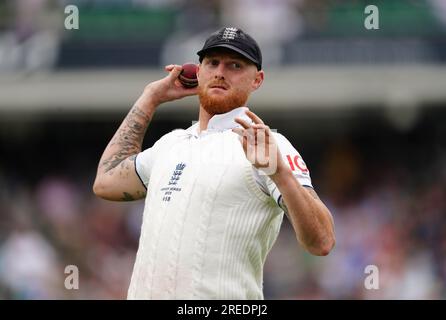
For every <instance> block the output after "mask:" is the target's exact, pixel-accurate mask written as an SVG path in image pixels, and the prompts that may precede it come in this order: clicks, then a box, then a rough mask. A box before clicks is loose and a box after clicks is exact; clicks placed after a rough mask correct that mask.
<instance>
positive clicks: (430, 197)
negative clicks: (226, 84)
mask: <svg viewBox="0 0 446 320" xmlns="http://www.w3.org/2000/svg"><path fill="white" fill-rule="evenodd" d="M69 4H75V5H77V6H78V8H79V11H80V29H79V30H65V29H64V27H63V25H64V18H65V15H64V7H65V6H66V5H69ZM368 4H375V5H377V6H378V8H379V10H380V29H379V30H366V29H365V28H364V24H363V23H364V19H365V17H366V15H365V14H364V8H365V6H366V5H368ZM223 25H234V26H239V27H241V28H242V29H244V30H245V31H247V32H248V33H251V34H252V35H253V36H254V37H255V38H257V39H258V41H259V43H260V45H261V47H262V49H263V53H264V60H265V63H264V70H265V72H266V80H265V83H264V86H263V87H262V88H261V89H260V90H259V91H258V92H256V93H255V94H254V96H253V99H252V102H251V104H250V106H251V108H252V110H254V111H255V112H256V113H258V114H259V115H260V116H261V117H262V118H263V119H264V120H265V122H266V123H267V124H269V125H270V127H272V128H275V129H277V130H278V131H279V132H281V133H283V134H284V135H285V136H287V137H288V138H289V140H290V141H291V142H292V143H293V144H294V146H296V148H297V149H298V150H299V151H300V152H301V154H302V155H303V157H304V159H305V160H306V163H307V165H308V167H309V168H310V172H311V174H312V179H313V184H314V186H315V188H316V191H317V192H318V193H319V195H320V196H321V198H322V199H323V200H324V201H325V202H326V204H327V205H328V207H329V208H330V209H331V211H332V213H333V215H334V219H335V223H336V233H337V244H336V248H335V249H334V250H333V251H332V253H330V255H329V256H328V257H322V258H320V257H313V256H310V255H309V254H306V253H305V252H304V251H303V249H301V248H300V247H299V246H298V245H297V242H296V240H295V237H294V234H293V231H292V228H291V226H290V224H289V223H288V222H287V221H286V219H285V220H284V224H283V226H282V229H281V233H280V236H279V238H278V240H277V242H276V244H275V246H274V247H273V250H272V252H271V253H270V255H269V257H268V259H267V263H266V266H265V270H264V271H265V283H264V288H265V297H266V298H268V299H348V298H352V299H379V298H381V299H444V298H445V297H446V286H445V283H446V215H445V214H446V188H445V186H446V139H445V138H446V125H445V123H446V108H445V107H446V68H445V62H446V41H445V39H446V37H445V36H446V1H443V0H419V1H415V0H413V1H410V0H408V1H403V0H401V1H397V0H395V1H379V0H375V1H360V0H343V1H341V0H339V1H335V0H333V1H329V0H327V1H322V0H317V1H315V0H312V1H310V0H260V1H254V0H251V1H246V0H229V1H228V0H225V1H222V0H221V1H216V0H214V1H205V0H194V1H185V0H169V1H161V0H133V1H131V0H113V1H105V0H104V1H101V0H96V1H94V0H83V1H75V0H72V1H63V0H53V1H47V0H16V1H12V0H11V1H1V2H0V299H38V298H43V299H54V298H60V299H121V298H125V296H126V291H127V286H128V284H129V281H130V275H131V271H132V267H133V262H134V259H135V253H136V248H137V243H138V238H139V232H140V223H141V214H142V209H143V202H142V201H139V202H134V203H112V202H107V201H104V200H101V199H98V198H96V197H95V196H94V195H93V193H92V191H91V189H92V183H93V180H94V176H95V171H96V165H97V162H98V160H99V157H100V155H101V153H102V151H103V149H104V148H105V146H106V144H107V142H108V141H109V139H110V138H111V136H112V135H113V133H114V131H115V130H116V129H117V127H118V126H119V124H120V122H121V121H122V119H123V117H124V116H125V114H126V113H127V111H128V110H129V108H130V107H131V106H132V104H133V102H134V101H135V100H136V99H137V97H138V96H139V94H140V93H141V91H142V89H143V88H144V86H145V85H146V84H147V83H149V82H150V81H152V80H155V79H158V78H159V77H161V76H162V75H163V71H162V66H164V64H168V63H179V64H180V63H183V62H187V61H195V62H196V61H197V57H196V55H195V52H196V51H197V50H198V49H199V48H200V46H201V45H202V43H203V40H204V39H205V37H206V36H207V35H208V34H209V33H210V32H212V31H214V30H216V29H218V28H219V27H220V26H223ZM197 111H198V108H197V99H196V98H187V99H184V100H181V101H177V102H174V103H169V104H168V105H163V106H162V107H161V108H159V110H158V111H157V113H156V115H155V118H154V120H153V122H152V124H151V126H150V128H149V130H148V135H147V136H146V139H145V141H144V147H149V146H151V145H152V144H153V143H154V141H156V140H157V139H158V138H159V137H161V136H162V135H163V134H165V133H167V132H168V131H170V130H172V129H174V128H179V127H182V128H184V127H188V126H190V124H191V121H193V120H197V119H196V118H197ZM370 264H372V265H376V266H377V267H378V268H379V272H380V273H379V280H380V283H379V285H380V288H379V290H366V289H365V288H364V279H365V277H366V276H367V275H366V274H365V273H364V269H365V267H366V266H367V265H370ZM67 265H76V266H78V268H79V272H80V280H79V289H78V290H67V289H65V287H64V279H65V277H66V276H67V275H65V274H64V269H65V266H67Z"/></svg>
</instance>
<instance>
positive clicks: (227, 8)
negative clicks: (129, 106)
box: [0, 0, 446, 72]
mask: <svg viewBox="0 0 446 320" xmlns="http://www.w3.org/2000/svg"><path fill="white" fill-rule="evenodd" d="M368 4H369V2H368V1H365V0H348V1H345V0H342V1H341V0H317V1H315V0H312V1H309V0H260V1H259V0H225V1H222V0H212V1H206V0H193V1H185V0H169V1H160V0H113V1H103V0H14V1H13V0H7V1H2V2H0V72H1V71H5V70H6V71H11V70H25V71H28V72H32V71H36V70H49V69H53V68H67V67H103V66H105V67H110V66H114V67H123V66H157V67H158V66H160V65H165V64H170V63H172V61H177V62H178V63H180V62H185V61H190V60H192V59H196V54H195V53H196V51H197V50H198V49H199V48H200V47H201V46H202V44H203V41H204V39H205V38H206V37H207V36H208V35H209V34H210V33H211V32H213V31H215V30H217V29H218V28H220V27H221V26H226V25H231V26H237V27H240V28H242V29H243V30H244V31H246V32H248V33H250V34H251V35H253V36H254V37H255V38H256V39H257V40H258V42H259V43H260V45H261V47H262V50H263V53H264V54H263V55H264V66H265V67H271V66H277V65H283V64H295V63H312V62H317V63H321V62H322V63H327V62H332V63H333V62H338V63H339V62H340V61H345V62H353V63H354V62H368V61H370V60H371V62H391V63H396V62H401V61H403V62H404V61H409V62H420V61H422V62H426V61H427V62H444V61H446V44H445V43H444V40H442V39H444V35H445V34H446V6H445V2H444V1H443V0H417V1H405V0H404V1H403V0H401V1H391V2H389V1H383V0H379V1H375V4H376V5H377V6H378V8H379V9H380V21H381V22H380V23H381V26H380V29H379V31H377V32H367V30H366V29H365V28H364V19H365V14H364V9H365V7H366V6H367V5H368ZM67 5H77V6H78V8H79V29H78V30H66V29H65V27H64V21H65V19H66V17H67V16H68V14H71V13H72V12H68V13H65V12H64V9H65V7H66V6H67ZM385 40H387V41H385ZM390 40H391V42H390ZM395 41H396V42H395ZM345 48H349V50H346V49H345ZM395 51H397V52H395ZM408 52H409V53H408Z"/></svg>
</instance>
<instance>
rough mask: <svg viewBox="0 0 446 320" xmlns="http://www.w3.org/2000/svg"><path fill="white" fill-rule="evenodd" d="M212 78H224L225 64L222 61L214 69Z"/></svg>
mask: <svg viewBox="0 0 446 320" xmlns="http://www.w3.org/2000/svg"><path fill="white" fill-rule="evenodd" d="M214 78H215V79H224V78H225V65H224V64H223V63H220V64H219V65H218V67H217V68H216V69H215V74H214Z"/></svg>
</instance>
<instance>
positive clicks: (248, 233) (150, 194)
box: [93, 27, 335, 299]
mask: <svg viewBox="0 0 446 320" xmlns="http://www.w3.org/2000/svg"><path fill="white" fill-rule="evenodd" d="M197 54H198V56H199V61H200V63H199V65H198V69H197V78H198V83H199V84H198V87H195V88H187V89H186V88H184V87H183V86H182V85H181V84H180V82H179V80H178V76H179V75H180V72H181V70H182V67H181V66H180V65H169V66H166V68H165V69H166V71H167V72H168V75H167V76H166V77H165V78H163V79H161V80H158V81H155V82H152V83H150V84H148V85H147V86H146V87H145V89H144V91H143V93H142V95H141V96H140V97H139V99H138V100H137V101H136V103H135V104H134V106H133V107H132V108H131V110H130V112H129V113H128V115H127V116H126V118H125V119H124V121H123V122H122V124H121V126H120V127H119V129H118V130H117V132H116V133H115V135H114V136H113V138H112V140H111V141H110V143H109V144H108V146H107V147H106V149H105V151H104V153H103V155H102V157H101V159H100V161H99V166H98V169H97V176H96V180H95V182H94V186H93V190H94V193H95V194H96V195H97V196H99V197H101V198H104V199H108V200H115V201H132V200H138V199H145V207H144V215H143V222H142V228H141V236H140V240H139V248H138V252H137V255H136V261H135V265H134V269H133V274H132V278H131V283H130V287H129V290H128V299H263V298H264V296H263V288H262V285H263V266H264V262H265V259H266V257H267V254H268V252H269V251H270V249H271V247H272V245H273V243H274V241H275V240H276V238H277V235H278V233H279V229H280V225H281V223H282V220H283V215H284V214H286V215H287V217H288V218H289V220H290V221H291V224H292V226H293V228H294V230H295V233H296V237H297V240H298V242H299V243H300V244H301V245H302V246H303V248H305V249H306V250H307V251H308V252H310V253H312V254H314V255H319V256H325V255H327V254H328V253H329V252H330V251H331V249H332V248H333V246H334V243H335V235H334V224H333V219H332V216H331V214H330V212H329V210H328V209H327V207H326V206H325V205H324V204H323V202H322V201H321V200H320V199H319V197H318V196H317V194H316V192H315V191H314V189H313V186H312V183H311V178H310V173H309V170H308V168H307V167H306V165H305V162H304V160H303V159H302V157H301V156H300V154H299V153H298V151H297V150H296V149H295V148H294V147H293V145H292V144H291V143H290V142H289V141H288V140H287V139H286V138H285V137H284V136H283V135H281V134H279V133H276V132H272V131H271V130H270V129H269V127H268V126H267V125H265V123H264V121H263V120H262V119H260V118H259V117H258V116H257V115H256V114H255V113H254V112H252V111H251V110H250V109H249V108H248V104H247V102H248V98H249V96H250V95H251V93H252V92H254V91H255V90H257V89H258V88H259V87H260V86H261V85H262V82H263V80H264V71H263V70H262V55H261V51H260V48H259V46H258V44H257V43H256V41H255V40H254V39H253V38H252V37H251V36H249V35H248V34H246V33H244V32H243V31H242V30H240V29H238V28H233V27H227V28H222V29H220V30H218V31H217V32H215V33H213V34H212V35H210V37H209V38H208V39H207V40H206V42H205V44H204V46H203V48H202V50H200V51H198V52H197ZM190 95H198V98H199V102H200V106H199V114H198V117H199V121H198V122H196V123H195V124H194V125H192V126H191V127H189V128H187V129H185V130H183V129H181V130H174V131H172V132H169V133H167V134H165V135H164V136H162V137H161V138H160V139H159V140H158V141H156V143H155V144H154V145H153V146H152V147H151V148H148V149H146V150H144V151H142V150H141V146H142V142H143V138H144V135H145V133H146V130H147V128H148V126H149V124H150V122H151V120H152V117H153V115H154V113H155V111H156V109H157V108H158V107H159V106H160V105H161V104H163V103H164V102H167V101H172V100H175V99H181V98H183V97H185V96H190Z"/></svg>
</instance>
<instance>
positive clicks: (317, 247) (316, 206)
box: [269, 157, 335, 256]
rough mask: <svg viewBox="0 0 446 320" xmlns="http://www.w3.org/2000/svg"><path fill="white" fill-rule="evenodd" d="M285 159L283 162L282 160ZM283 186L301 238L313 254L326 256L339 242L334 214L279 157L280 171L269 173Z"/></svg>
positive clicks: (276, 183) (286, 204)
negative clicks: (335, 232) (335, 229)
mask: <svg viewBox="0 0 446 320" xmlns="http://www.w3.org/2000/svg"><path fill="white" fill-rule="evenodd" d="M281 162H282V163H281ZM269 177H270V178H271V180H272V181H273V182H274V183H275V185H276V186H277V188H278V189H279V191H280V193H281V195H282V199H283V202H284V205H285V207H286V209H287V213H288V218H289V219H290V221H291V224H292V225H293V228H294V231H295V232H296V236H297V239H298V240H299V242H300V243H301V244H302V246H303V247H304V248H305V249H306V250H308V252H310V253H311V254H314V255H318V256H325V255H327V254H328V253H330V251H331V249H332V248H333V247H334V244H335V235H334V222H333V217H332V215H331V213H330V211H329V210H328V208H327V207H326V206H325V205H324V203H323V202H322V201H321V200H320V199H319V197H318V195H317V193H316V192H315V191H314V190H313V189H312V188H310V187H303V186H302V185H301V184H300V183H299V182H298V181H297V180H296V178H295V177H294V175H293V173H292V171H291V170H290V168H289V167H288V166H287V165H286V164H285V163H284V162H283V160H282V158H281V157H278V165H277V171H276V172H275V173H274V174H272V175H270V176H269Z"/></svg>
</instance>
